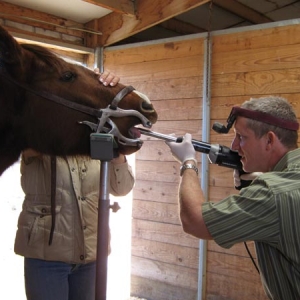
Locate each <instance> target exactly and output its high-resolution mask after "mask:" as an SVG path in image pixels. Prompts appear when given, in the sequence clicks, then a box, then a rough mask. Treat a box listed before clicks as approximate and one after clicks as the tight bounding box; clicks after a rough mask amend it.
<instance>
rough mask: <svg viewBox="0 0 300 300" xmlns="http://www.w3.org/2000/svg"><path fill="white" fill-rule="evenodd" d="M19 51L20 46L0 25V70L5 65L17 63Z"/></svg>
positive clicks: (20, 51)
mask: <svg viewBox="0 0 300 300" xmlns="http://www.w3.org/2000/svg"><path fill="white" fill-rule="evenodd" d="M21 53H22V50H21V46H20V45H19V44H18V43H17V41H16V40H15V39H14V38H13V37H12V36H11V35H10V34H9V33H8V32H7V31H6V30H5V29H4V28H3V27H2V26H0V71H1V68H3V67H4V68H5V66H6V65H12V64H16V63H18V62H19V61H20V60H19V58H20V55H21Z"/></svg>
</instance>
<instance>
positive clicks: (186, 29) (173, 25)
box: [158, 18, 207, 35]
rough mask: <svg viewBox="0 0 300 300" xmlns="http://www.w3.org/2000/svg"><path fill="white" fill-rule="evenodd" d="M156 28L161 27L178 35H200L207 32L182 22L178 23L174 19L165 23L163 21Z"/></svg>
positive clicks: (178, 21)
mask: <svg viewBox="0 0 300 300" xmlns="http://www.w3.org/2000/svg"><path fill="white" fill-rule="evenodd" d="M158 26H160V27H163V28H165V29H168V30H171V31H174V32H177V33H179V34H182V35H184V34H193V33H200V32H206V31H207V30H206V29H204V28H200V27H198V26H195V25H192V24H189V23H186V22H184V21H180V20H178V19H176V18H172V19H169V20H167V21H164V22H162V23H160V24H158Z"/></svg>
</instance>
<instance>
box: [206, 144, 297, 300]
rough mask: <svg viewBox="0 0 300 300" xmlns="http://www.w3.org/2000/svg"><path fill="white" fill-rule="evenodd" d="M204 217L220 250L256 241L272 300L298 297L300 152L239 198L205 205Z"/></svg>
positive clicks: (259, 260) (293, 154) (262, 275)
mask: <svg viewBox="0 0 300 300" xmlns="http://www.w3.org/2000/svg"><path fill="white" fill-rule="evenodd" d="M203 218H204V221H205V224H206V226H207V228H208V230H209V232H210V233H211V235H212V236H213V238H214V240H215V242H216V243H217V244H219V245H220V246H221V247H224V248H230V247H231V246H233V245H234V244H236V243H240V242H246V241H254V242H255V247H256V252H257V258H258V265H259V268H260V274H261V279H262V283H263V285H264V289H265V291H266V293H267V295H268V296H269V298H270V299H274V300H294V299H295V300H296V299H297V300H299V299H300V149H296V150H293V151H290V152H288V153H287V154H286V155H285V156H284V157H283V158H282V159H281V160H280V161H279V163H278V164H277V165H276V167H275V168H274V170H273V171H272V172H268V173H264V174H263V175H261V176H259V177H258V178H257V179H255V180H254V181H253V182H252V184H251V185H250V186H249V187H247V188H244V189H242V190H241V191H240V194H239V195H232V196H229V197H227V198H225V199H223V200H222V201H220V202H218V203H212V202H206V203H204V204H203Z"/></svg>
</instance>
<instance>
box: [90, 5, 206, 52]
mask: <svg viewBox="0 0 300 300" xmlns="http://www.w3.org/2000/svg"><path fill="white" fill-rule="evenodd" d="M209 1H210V0H169V1H161V0H136V2H137V3H136V9H137V12H136V17H135V18H132V17H129V16H127V15H122V14H119V13H114V12H113V13H111V14H108V15H106V16H104V17H102V18H100V19H97V20H93V21H91V22H89V23H87V24H86V27H87V28H91V29H93V30H99V31H101V32H102V36H96V35H93V34H87V43H86V46H87V47H91V48H94V47H97V46H108V45H111V44H114V43H116V42H118V41H120V40H123V39H125V38H127V37H129V36H131V35H134V34H136V33H138V32H140V31H143V30H145V29H147V28H149V27H151V26H154V25H156V24H159V23H161V22H164V21H166V20H168V19H170V18H173V17H174V16H177V15H179V14H182V13H184V12H186V11H188V10H190V9H192V8H195V7H197V6H200V5H203V4H205V3H207V2H209Z"/></svg>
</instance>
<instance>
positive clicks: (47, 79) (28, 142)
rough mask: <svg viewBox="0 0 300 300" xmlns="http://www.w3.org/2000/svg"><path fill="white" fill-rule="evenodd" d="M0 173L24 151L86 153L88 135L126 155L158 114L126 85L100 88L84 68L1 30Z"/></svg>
mask: <svg viewBox="0 0 300 300" xmlns="http://www.w3.org/2000/svg"><path fill="white" fill-rule="evenodd" d="M0 106H1V110H0V138H1V144H0V175H1V174H2V173H3V172H4V171H5V170H6V169H7V168H8V167H9V166H11V165H12V164H14V163H15V162H16V161H17V160H18V159H19V156H20V154H21V152H22V151H23V150H25V149H28V148H32V149H34V150H36V151H38V152H40V153H44V154H48V155H56V156H65V155H90V135H91V133H92V132H98V133H108V134H111V135H113V136H114V141H115V143H116V145H117V150H118V152H119V153H122V154H131V153H134V152H136V151H138V150H139V149H140V147H141V146H142V141H141V140H140V139H139V137H140V132H139V131H138V130H137V129H136V127H135V126H137V125H142V126H144V127H147V128H150V127H151V126H152V124H153V123H155V122H156V121H157V112H156V111H155V109H154V107H153V106H152V104H151V102H150V100H149V99H148V98H147V96H145V95H143V94H142V93H140V92H138V91H135V90H134V88H133V87H131V86H125V85H123V84H121V83H118V84H117V85H116V86H114V87H111V86H104V85H102V84H100V83H99V80H98V76H97V75H96V74H95V73H94V72H93V71H92V70H89V69H88V68H85V67H84V66H81V65H79V64H72V63H70V62H67V61H65V60H63V59H62V58H59V57H58V56H56V55H55V54H53V53H52V52H51V51H49V50H47V49H46V48H43V47H41V46H37V45H30V44H19V43H18V42H17V41H16V40H15V39H14V38H13V37H12V36H11V35H10V34H9V33H8V32H7V31H6V30H5V29H4V28H3V27H1V26H0Z"/></svg>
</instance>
